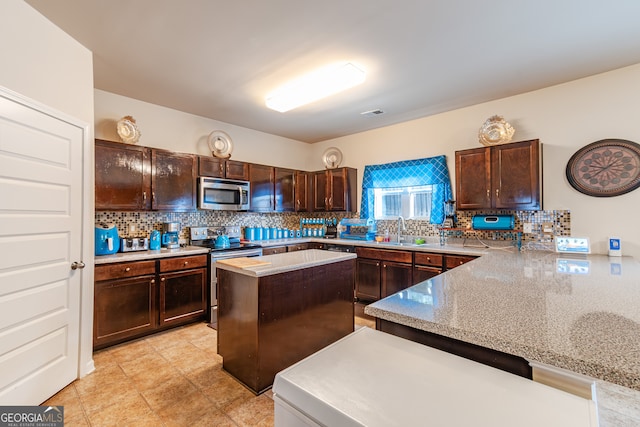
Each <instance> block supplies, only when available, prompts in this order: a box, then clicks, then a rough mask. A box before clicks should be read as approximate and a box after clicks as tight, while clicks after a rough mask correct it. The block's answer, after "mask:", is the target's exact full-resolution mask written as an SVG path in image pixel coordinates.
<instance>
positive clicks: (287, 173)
mask: <svg viewBox="0 0 640 427" xmlns="http://www.w3.org/2000/svg"><path fill="white" fill-rule="evenodd" d="M295 174H296V171H294V170H293V169H283V168H274V176H275V182H274V185H275V192H274V196H275V211H276V212H293V211H295V210H296V197H295V186H294V182H295Z"/></svg>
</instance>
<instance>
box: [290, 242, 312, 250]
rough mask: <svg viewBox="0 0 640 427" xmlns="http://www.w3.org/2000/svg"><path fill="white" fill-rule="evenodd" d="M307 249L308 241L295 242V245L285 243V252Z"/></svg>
mask: <svg viewBox="0 0 640 427" xmlns="http://www.w3.org/2000/svg"><path fill="white" fill-rule="evenodd" d="M307 249H309V243H296V244H295V245H287V252H295V251H305V250H307Z"/></svg>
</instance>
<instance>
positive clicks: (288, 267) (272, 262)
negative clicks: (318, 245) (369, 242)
mask: <svg viewBox="0 0 640 427" xmlns="http://www.w3.org/2000/svg"><path fill="white" fill-rule="evenodd" d="M356 257H357V256H356V254H354V253H346V252H331V251H323V250H320V249H308V250H304V251H295V252H285V253H281V254H274V255H264V256H260V257H252V258H248V259H250V260H252V261H256V262H263V263H266V264H262V265H254V266H246V267H242V268H240V267H237V266H234V265H230V264H226V263H223V262H217V263H216V268H219V269H222V270H229V271H233V272H236V273H240V274H244V275H247V276H252V277H263V276H271V275H273V274H279V273H286V272H288V271H294V270H301V269H303V268H310V267H316V266H319V265H325V264H332V263H334V262H340V261H346V260H349V259H355V258H356ZM234 260H238V258H235V259H234Z"/></svg>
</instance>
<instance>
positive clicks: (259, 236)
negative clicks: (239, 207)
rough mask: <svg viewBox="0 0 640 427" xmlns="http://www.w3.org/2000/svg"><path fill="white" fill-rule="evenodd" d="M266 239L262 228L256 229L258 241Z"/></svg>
mask: <svg viewBox="0 0 640 427" xmlns="http://www.w3.org/2000/svg"><path fill="white" fill-rule="evenodd" d="M263 238H264V237H263V236H262V228H260V227H256V240H262V239H263Z"/></svg>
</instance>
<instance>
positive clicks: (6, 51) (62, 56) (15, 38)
mask: <svg viewBox="0 0 640 427" xmlns="http://www.w3.org/2000/svg"><path fill="white" fill-rule="evenodd" d="M0 17H2V24H1V25H0V52H2V66H0V85H2V86H4V87H5V88H7V89H9V90H11V91H13V92H16V93H18V94H20V95H22V96H24V97H27V98H30V99H32V100H34V101H36V102H37V103H39V104H42V105H45V106H47V107H50V108H53V109H55V110H57V111H59V112H61V113H64V114H65V115H67V116H69V117H72V118H74V119H77V120H78V121H80V122H84V124H86V126H87V135H85V142H86V143H85V146H84V152H83V166H84V171H83V178H84V179H83V181H84V182H83V184H84V187H83V198H84V205H83V212H82V221H83V239H84V240H83V247H82V257H83V259H82V261H84V262H85V264H86V265H87V267H86V268H85V269H84V270H82V295H81V299H82V301H81V314H80V328H81V330H80V367H79V374H80V376H82V375H85V374H87V373H88V372H90V371H91V370H93V360H92V354H93V344H92V343H93V338H92V337H93V253H94V247H93V229H94V220H93V215H94V214H93V169H94V166H93V144H92V143H91V142H92V141H93V57H92V54H91V52H90V51H89V50H87V49H86V48H85V47H84V46H82V45H81V44H80V43H78V42H77V41H75V40H74V39H72V38H71V37H69V36H68V35H67V34H66V33H65V32H63V31H62V30H60V29H59V28H58V27H56V26H55V25H53V24H52V23H51V22H50V21H48V20H47V19H45V18H44V17H43V16H42V15H40V13H38V12H37V11H36V10H35V9H33V8H32V7H31V6H29V5H28V4H27V3H25V2H23V1H22V0H2V1H0ZM74 122H75V120H74Z"/></svg>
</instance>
